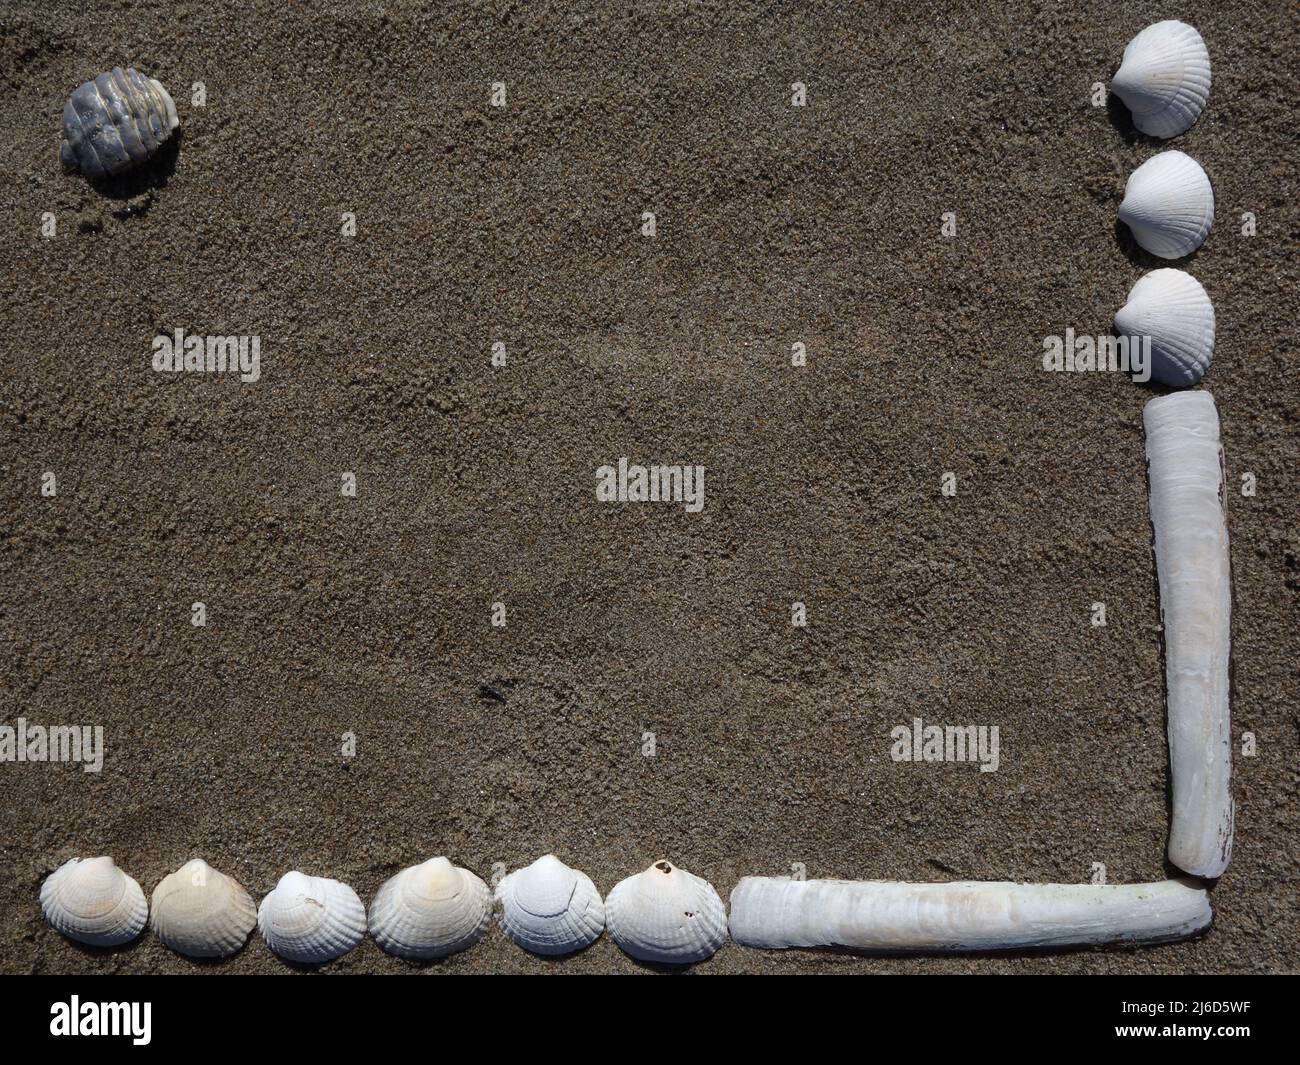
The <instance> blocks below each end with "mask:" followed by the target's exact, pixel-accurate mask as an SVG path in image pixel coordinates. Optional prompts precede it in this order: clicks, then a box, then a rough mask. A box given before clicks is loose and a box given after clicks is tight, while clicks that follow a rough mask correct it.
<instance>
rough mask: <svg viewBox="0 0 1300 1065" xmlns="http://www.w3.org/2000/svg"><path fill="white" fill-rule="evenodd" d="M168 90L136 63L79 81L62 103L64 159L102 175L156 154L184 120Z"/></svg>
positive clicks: (123, 170) (121, 171) (89, 173)
mask: <svg viewBox="0 0 1300 1065" xmlns="http://www.w3.org/2000/svg"><path fill="white" fill-rule="evenodd" d="M180 124H181V123H180V119H179V118H178V117H177V115H176V105H175V104H174V103H173V102H172V98H171V96H170V95H168V93H167V90H166V89H164V88H163V87H162V85H161V84H160V83H159V82H157V81H155V80H154V79H153V78H149V77H146V76H145V75H143V74H141V73H139V72H138V71H136V70H135V69H134V68H133V67H127V68H126V70H123V69H122V68H121V67H114V68H113V69H112V70H111V71H109V72H108V73H106V74H100V75H99V76H98V77H97V78H95V80H94V81H87V82H83V83H82V84H81V85H79V86H78V87H77V88H76V89H75V90H73V93H72V95H71V96H69V97H68V102H67V103H66V104H64V105H63V143H62V145H61V147H60V149H59V156H60V158H61V159H62V160H63V164H64V165H65V166H68V167H75V168H76V169H78V170H80V171H81V172H82V173H83V174H85V175H86V177H88V178H91V179H92V180H98V179H100V178H105V177H114V176H116V175H118V174H124V173H126V172H127V171H128V170H132V169H134V168H135V167H137V166H139V165H140V164H141V163H143V162H145V161H146V160H147V159H148V158H149V157H150V156H152V155H153V154H154V153H155V152H156V151H158V149H159V148H161V147H162V146H163V144H164V143H165V142H166V141H167V139H168V138H169V137H170V136H171V135H172V134H173V133H174V132H175V131H176V128H177V127H178V126H179V125H180Z"/></svg>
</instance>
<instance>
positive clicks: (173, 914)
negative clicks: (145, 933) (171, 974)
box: [149, 858, 257, 958]
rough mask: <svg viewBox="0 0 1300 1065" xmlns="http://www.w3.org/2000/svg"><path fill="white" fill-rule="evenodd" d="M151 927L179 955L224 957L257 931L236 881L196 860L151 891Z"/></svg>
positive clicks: (245, 895) (249, 902)
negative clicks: (254, 930)
mask: <svg viewBox="0 0 1300 1065" xmlns="http://www.w3.org/2000/svg"><path fill="white" fill-rule="evenodd" d="M149 926H150V927H151V928H152V929H153V931H154V935H156V936H157V937H158V938H159V939H160V940H162V942H163V943H164V944H165V945H166V946H168V947H170V948H171V949H172V950H174V951H176V952H177V953H178V954H185V955H188V956H189V957H191V958H224V957H225V956H226V955H227V954H234V953H235V951H237V950H239V948H240V947H242V946H243V945H244V943H245V942H247V940H248V937H249V935H250V934H251V933H252V931H253V929H254V928H255V927H257V907H256V906H255V905H254V904H253V897H252V896H251V895H249V893H248V892H247V891H245V890H244V888H243V886H242V885H241V884H240V883H239V881H237V880H235V879H234V878H233V877H229V876H226V874H225V873H222V872H218V871H217V870H216V869H213V868H212V866H210V865H208V863H207V862H205V861H204V860H203V859H202V858H195V859H194V860H193V861H190V862H186V863H185V864H184V865H182V866H181V867H180V868H179V869H177V870H176V872H174V873H171V874H169V875H168V876H165V877H163V878H162V880H160V881H159V882H158V886H157V887H155V888H154V889H153V898H152V899H151V900H150V917H149Z"/></svg>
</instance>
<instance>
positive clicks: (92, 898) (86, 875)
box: [41, 856, 149, 947]
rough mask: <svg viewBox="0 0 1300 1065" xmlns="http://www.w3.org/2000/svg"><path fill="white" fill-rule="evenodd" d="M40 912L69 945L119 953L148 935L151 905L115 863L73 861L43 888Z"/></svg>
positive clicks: (104, 859) (66, 864)
mask: <svg viewBox="0 0 1300 1065" xmlns="http://www.w3.org/2000/svg"><path fill="white" fill-rule="evenodd" d="M41 912H42V913H44V914H45V919H46V920H47V921H49V922H50V924H51V925H52V926H53V927H54V928H55V929H56V930H57V931H59V932H61V933H63V935H65V936H67V937H68V938H69V939H75V940H76V941H77V942H78V943H85V944H86V945H88V946H92V947H116V946H121V945H122V944H123V943H129V942H131V940H133V939H135V937H136V936H138V935H139V934H140V933H141V932H142V931H144V926H145V924H146V923H147V922H148V920H149V903H148V902H146V901H145V897H144V892H143V891H142V890H141V889H140V885H139V884H137V883H136V882H135V881H134V880H133V879H131V877H129V876H127V875H126V874H125V873H124V872H122V870H121V869H119V868H118V867H117V866H116V865H115V864H114V862H113V859H112V858H109V857H107V856H105V857H102V858H73V859H71V860H70V861H67V862H64V863H63V865H61V866H59V868H57V869H56V870H54V872H52V873H51V874H50V875H49V876H47V877H46V878H45V881H44V883H42V884H41Z"/></svg>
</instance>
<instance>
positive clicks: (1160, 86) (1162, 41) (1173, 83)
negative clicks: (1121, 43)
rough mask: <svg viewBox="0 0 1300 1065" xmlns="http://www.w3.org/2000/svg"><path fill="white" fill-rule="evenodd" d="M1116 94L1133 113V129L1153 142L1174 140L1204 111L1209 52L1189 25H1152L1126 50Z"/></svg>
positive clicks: (1114, 85)
mask: <svg viewBox="0 0 1300 1065" xmlns="http://www.w3.org/2000/svg"><path fill="white" fill-rule="evenodd" d="M1110 87H1111V89H1112V90H1113V91H1114V92H1115V93H1116V95H1118V96H1119V98H1120V99H1121V100H1123V101H1124V103H1125V104H1127V105H1128V109H1129V111H1131V112H1132V114H1133V125H1135V126H1137V128H1138V129H1140V130H1141V131H1142V132H1143V133H1146V134H1149V135H1150V136H1152V137H1175V136H1177V135H1178V134H1179V133H1182V132H1183V131H1184V130H1187V129H1190V128H1191V126H1192V124H1193V123H1194V122H1195V121H1196V120H1197V118H1199V117H1200V114H1201V112H1202V111H1203V110H1205V101H1206V100H1208V99H1209V97H1210V53H1209V51H1208V50H1207V49H1206V47H1205V42H1204V41H1203V40H1201V35H1200V34H1199V33H1197V32H1196V30H1195V29H1194V28H1193V27H1191V26H1189V25H1187V23H1185V22H1178V21H1176V20H1174V19H1168V20H1166V21H1164V22H1157V23H1155V24H1154V25H1152V26H1148V27H1147V28H1146V29H1144V30H1143V31H1142V32H1141V33H1139V34H1138V35H1137V36H1136V37H1134V38H1133V39H1132V40H1131V41H1129V42H1128V47H1127V48H1125V49H1124V59H1123V62H1121V63H1120V66H1119V70H1118V71H1116V72H1115V77H1114V78H1112V79H1111V83H1110Z"/></svg>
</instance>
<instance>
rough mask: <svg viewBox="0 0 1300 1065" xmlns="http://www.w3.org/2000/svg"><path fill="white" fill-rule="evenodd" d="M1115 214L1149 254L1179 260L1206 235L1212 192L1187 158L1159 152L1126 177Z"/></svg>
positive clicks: (1211, 214) (1195, 164)
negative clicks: (1121, 200) (1116, 213)
mask: <svg viewBox="0 0 1300 1065" xmlns="http://www.w3.org/2000/svg"><path fill="white" fill-rule="evenodd" d="M1119 216H1120V218H1121V219H1122V220H1123V221H1124V223H1125V225H1127V226H1128V227H1129V229H1131V230H1132V231H1133V237H1134V239H1135V240H1137V242H1138V243H1139V244H1141V245H1142V247H1144V248H1145V249H1146V250H1147V251H1149V252H1150V253H1151V254H1152V255H1158V256H1160V258H1162V259H1181V258H1182V257H1183V256H1184V255H1190V254H1191V253H1192V252H1194V251H1195V250H1196V249H1197V248H1199V247H1200V246H1201V242H1202V241H1204V240H1205V237H1206V234H1208V233H1209V232H1210V226H1211V225H1212V224H1213V222H1214V189H1213V187H1212V186H1211V185H1210V179H1209V178H1208V177H1206V175H1205V171H1204V170H1202V169H1201V165H1200V163H1198V162H1197V161H1196V160H1195V159H1193V158H1192V157H1191V156H1190V155H1184V154H1183V153H1182V152H1177V151H1170V152H1161V153H1160V154H1159V155H1156V156H1152V157H1151V158H1150V159H1148V160H1147V161H1146V162H1145V163H1143V164H1142V165H1141V166H1140V167H1138V168H1137V169H1136V170H1134V171H1133V173H1131V174H1130V175H1129V178H1128V184H1127V185H1126V186H1125V188H1124V202H1123V203H1121V204H1120V205H1119Z"/></svg>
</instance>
